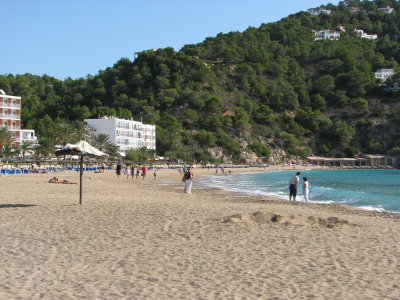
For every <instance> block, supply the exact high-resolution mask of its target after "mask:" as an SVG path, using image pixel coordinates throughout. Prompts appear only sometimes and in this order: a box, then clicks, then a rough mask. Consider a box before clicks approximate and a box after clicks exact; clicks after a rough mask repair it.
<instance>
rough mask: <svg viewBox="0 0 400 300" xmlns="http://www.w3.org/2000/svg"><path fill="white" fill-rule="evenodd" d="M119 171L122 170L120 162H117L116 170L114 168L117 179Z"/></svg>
mask: <svg viewBox="0 0 400 300" xmlns="http://www.w3.org/2000/svg"><path fill="white" fill-rule="evenodd" d="M121 171H122V165H121V163H118V164H117V170H116V173H117V176H118V179H119V176H120V175H121Z"/></svg>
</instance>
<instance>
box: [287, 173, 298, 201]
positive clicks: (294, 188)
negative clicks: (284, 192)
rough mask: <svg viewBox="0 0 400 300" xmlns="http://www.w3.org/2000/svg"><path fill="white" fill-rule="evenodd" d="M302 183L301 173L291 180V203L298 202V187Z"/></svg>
mask: <svg viewBox="0 0 400 300" xmlns="http://www.w3.org/2000/svg"><path fill="white" fill-rule="evenodd" d="M299 182H300V172H297V173H296V175H294V176H292V178H290V184H289V201H292V199H293V201H296V196H297V185H298V184H299Z"/></svg>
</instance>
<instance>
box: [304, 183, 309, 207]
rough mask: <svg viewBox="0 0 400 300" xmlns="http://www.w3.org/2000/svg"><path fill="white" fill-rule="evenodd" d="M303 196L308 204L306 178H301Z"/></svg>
mask: <svg viewBox="0 0 400 300" xmlns="http://www.w3.org/2000/svg"><path fill="white" fill-rule="evenodd" d="M303 181H304V183H303V196H304V200H305V201H306V202H307V203H308V195H309V190H308V179H307V177H303Z"/></svg>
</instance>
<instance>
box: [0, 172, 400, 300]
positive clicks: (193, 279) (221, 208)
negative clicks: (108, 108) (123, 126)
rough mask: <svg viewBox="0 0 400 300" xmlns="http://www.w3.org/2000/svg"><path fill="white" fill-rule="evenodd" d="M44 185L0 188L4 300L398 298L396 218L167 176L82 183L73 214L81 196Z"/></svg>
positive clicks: (87, 178)
mask: <svg viewBox="0 0 400 300" xmlns="http://www.w3.org/2000/svg"><path fill="white" fill-rule="evenodd" d="M214 171H215V170H214ZM194 172H195V180H196V178H199V177H200V176H201V174H202V173H205V174H206V173H207V170H204V171H200V170H195V171H194ZM52 176H54V174H29V175H24V176H7V177H2V178H1V179H0V181H1V185H0V193H1V194H2V195H6V197H2V198H1V199H0V227H1V228H2V230H1V231H0V239H1V241H2V244H1V247H0V255H1V257H2V260H1V261H0V298H1V299H10V300H13V299H107V300H109V299H111V300H114V299H243V298H247V299H360V300H361V299H397V298H399V295H400V294H399V286H398V282H397V278H399V277H400V270H399V268H398V266H399V265H400V236H399V234H398V233H399V232H400V218H399V217H398V216H395V215H393V214H390V213H377V212H370V211H362V210H357V209H353V208H351V207H345V206H344V205H322V204H313V203H311V204H306V203H301V202H295V203H293V202H289V201H282V200H274V199H273V198H269V197H261V196H251V195H243V194H240V193H230V192H226V191H223V190H219V189H199V188H196V182H194V187H193V193H192V194H191V195H186V194H184V193H183V183H182V182H181V175H179V173H178V171H177V170H166V169H164V170H159V171H158V172H157V180H154V179H153V176H152V174H151V173H150V172H149V174H148V178H146V179H145V180H142V179H138V180H133V181H132V180H130V181H128V180H126V177H125V176H121V178H120V179H117V177H116V175H115V173H114V172H113V171H106V172H105V173H98V174H96V173H92V172H85V173H84V181H83V204H82V205H79V204H78V199H79V185H68V184H66V185H63V184H50V183H48V179H49V178H50V177H52ZM57 176H59V177H60V178H61V179H67V180H69V181H75V182H76V181H77V180H78V178H79V174H78V173H77V172H74V171H72V172H66V173H57Z"/></svg>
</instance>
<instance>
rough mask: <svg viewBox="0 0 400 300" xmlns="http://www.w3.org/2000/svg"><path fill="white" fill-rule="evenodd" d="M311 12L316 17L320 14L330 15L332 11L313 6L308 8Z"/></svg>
mask: <svg viewBox="0 0 400 300" xmlns="http://www.w3.org/2000/svg"><path fill="white" fill-rule="evenodd" d="M308 11H309V12H310V14H311V15H312V16H313V17H315V16H319V15H330V14H331V13H332V12H331V11H330V10H329V9H324V8H316V9H315V8H312V9H309V10H308Z"/></svg>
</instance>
